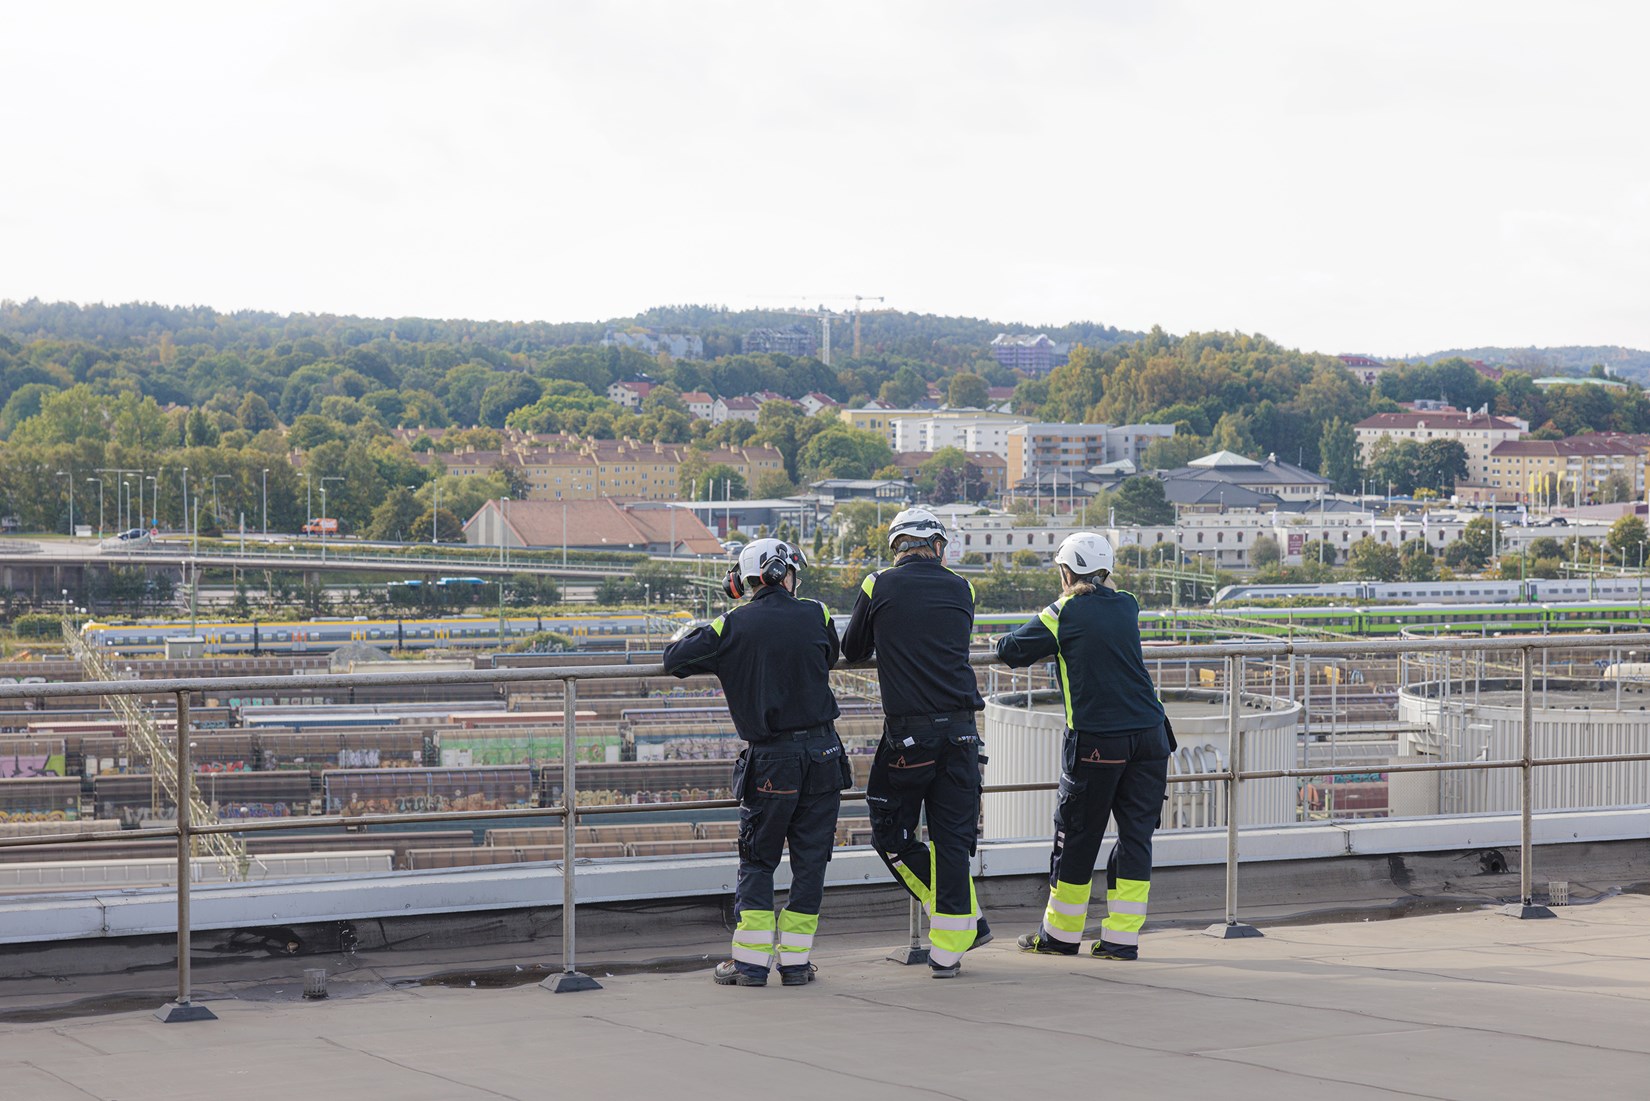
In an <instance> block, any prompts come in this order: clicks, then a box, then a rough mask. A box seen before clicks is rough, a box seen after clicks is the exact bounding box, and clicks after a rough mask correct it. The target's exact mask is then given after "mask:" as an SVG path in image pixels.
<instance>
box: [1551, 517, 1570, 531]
mask: <svg viewBox="0 0 1650 1101" xmlns="http://www.w3.org/2000/svg"><path fill="white" fill-rule="evenodd" d="M1547 525H1548V526H1549V527H1555V528H1567V527H1569V526H1570V521H1568V520H1566V519H1564V517H1562V516H1549V517H1548V518H1547Z"/></svg>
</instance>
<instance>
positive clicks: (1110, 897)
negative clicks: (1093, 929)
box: [1100, 879, 1152, 944]
mask: <svg viewBox="0 0 1650 1101" xmlns="http://www.w3.org/2000/svg"><path fill="white" fill-rule="evenodd" d="M1151 892H1152V884H1151V880H1149V879H1119V880H1118V881H1117V886H1116V887H1113V888H1112V889H1111V890H1109V891H1107V892H1106V917H1105V920H1104V921H1102V922H1101V923H1100V937H1101V939H1103V940H1105V941H1106V942H1107V943H1108V944H1139V943H1140V930H1141V929H1142V928H1143V927H1144V926H1145V924H1146V900H1147V898H1148V896H1150V894H1151Z"/></svg>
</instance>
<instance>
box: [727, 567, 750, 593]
mask: <svg viewBox="0 0 1650 1101" xmlns="http://www.w3.org/2000/svg"><path fill="white" fill-rule="evenodd" d="M722 591H723V592H725V593H727V594H728V595H729V596H731V597H732V598H733V599H735V600H739V599H742V598H743V597H744V595H745V583H744V582H743V581H741V580H740V579H739V567H738V566H735V567H734V568H733V569H731V570H729V571H728V575H727V576H726V577H724V578H723V579H722Z"/></svg>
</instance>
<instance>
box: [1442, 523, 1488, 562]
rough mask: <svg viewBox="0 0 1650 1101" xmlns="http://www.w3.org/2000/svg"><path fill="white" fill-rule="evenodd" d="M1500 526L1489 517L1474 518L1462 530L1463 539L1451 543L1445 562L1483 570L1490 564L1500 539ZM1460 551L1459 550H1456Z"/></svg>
mask: <svg viewBox="0 0 1650 1101" xmlns="http://www.w3.org/2000/svg"><path fill="white" fill-rule="evenodd" d="M1497 533H1498V525H1497V524H1496V522H1495V520H1494V519H1493V518H1491V517H1489V516H1474V517H1473V518H1472V519H1471V520H1468V521H1467V526H1466V527H1465V528H1463V529H1462V530H1461V538H1460V539H1457V540H1456V541H1455V542H1454V543H1451V544H1450V546H1449V548H1448V549H1447V550H1446V551H1445V553H1444V561H1445V562H1448V563H1449V564H1450V565H1452V566H1462V565H1466V566H1471V567H1472V568H1473V569H1475V570H1481V569H1483V568H1484V566H1485V565H1486V564H1487V563H1488V562H1489V560H1490V558H1491V556H1492V554H1493V551H1494V548H1495V546H1496V544H1497V543H1498V542H1499V541H1500V540H1499V538H1498V535H1497ZM1457 547H1459V548H1460V549H1459V550H1457V549H1456V548H1457Z"/></svg>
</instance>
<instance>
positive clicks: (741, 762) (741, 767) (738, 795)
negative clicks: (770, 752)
mask: <svg viewBox="0 0 1650 1101" xmlns="http://www.w3.org/2000/svg"><path fill="white" fill-rule="evenodd" d="M750 755H751V751H750V750H748V749H741V750H740V751H739V756H738V757H737V758H735V760H734V762H733V781H732V783H730V784H729V785H728V790H729V791H730V792H731V793H732V796H733V798H735V799H743V798H744V797H745V772H746V768H747V767H748V764H749V760H750Z"/></svg>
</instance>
